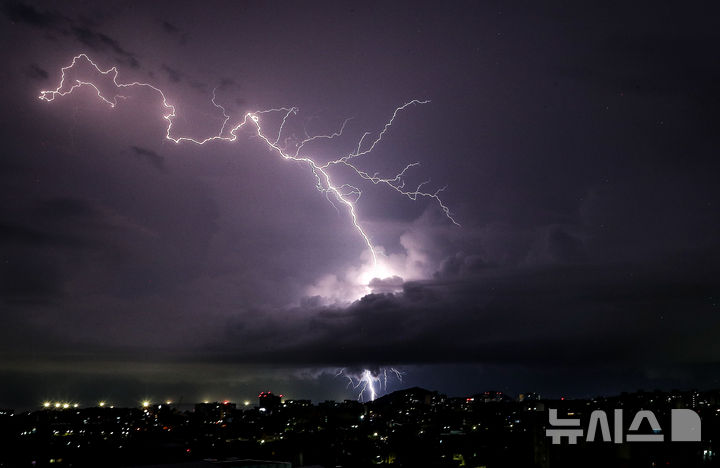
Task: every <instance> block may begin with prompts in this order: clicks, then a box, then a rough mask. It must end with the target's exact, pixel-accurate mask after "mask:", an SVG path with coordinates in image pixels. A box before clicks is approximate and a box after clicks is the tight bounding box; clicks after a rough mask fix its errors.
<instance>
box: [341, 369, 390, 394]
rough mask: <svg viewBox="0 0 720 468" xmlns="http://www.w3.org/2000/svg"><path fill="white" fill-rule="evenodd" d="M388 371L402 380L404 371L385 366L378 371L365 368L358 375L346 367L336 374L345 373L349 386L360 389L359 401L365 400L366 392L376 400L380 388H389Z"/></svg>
mask: <svg viewBox="0 0 720 468" xmlns="http://www.w3.org/2000/svg"><path fill="white" fill-rule="evenodd" d="M388 371H389V372H390V373H391V374H393V375H395V377H396V378H397V379H398V380H399V381H400V382H402V376H403V373H402V372H400V371H399V370H397V369H395V368H394V367H389V368H385V367H383V368H380V369H379V370H378V371H376V372H373V371H371V370H370V369H363V370H362V372H360V373H359V374H357V375H353V374H351V373H349V372H348V371H347V370H345V369H340V370H339V371H338V372H337V374H335V376H336V377H338V376H341V375H344V376H345V377H346V378H347V379H348V387H352V388H353V389H354V390H357V391H358V396H357V399H358V400H359V401H364V400H365V394H367V396H368V399H369V401H374V400H375V397H377V394H378V392H379V391H380V390H384V389H387V382H388Z"/></svg>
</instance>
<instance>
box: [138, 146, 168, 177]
mask: <svg viewBox="0 0 720 468" xmlns="http://www.w3.org/2000/svg"><path fill="white" fill-rule="evenodd" d="M130 148H131V149H132V150H133V154H134V155H135V156H136V157H138V158H140V159H142V160H144V161H146V162H147V163H149V164H150V165H151V166H152V167H154V168H155V169H157V170H158V171H161V172H165V171H166V170H167V169H166V168H165V158H164V157H162V156H160V155H159V154H157V153H156V152H155V151H153V150H149V149H147V148H141V147H139V146H134V145H133V146H131V147H130Z"/></svg>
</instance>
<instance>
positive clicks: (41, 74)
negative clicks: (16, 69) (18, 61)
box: [25, 63, 49, 80]
mask: <svg viewBox="0 0 720 468" xmlns="http://www.w3.org/2000/svg"><path fill="white" fill-rule="evenodd" d="M25 75H26V76H27V77H28V78H32V79H35V80H47V79H48V76H49V75H48V72H47V71H46V70H44V69H42V68H40V67H39V66H37V65H36V64H34V63H31V64H30V66H28V68H27V70H26V71H25Z"/></svg>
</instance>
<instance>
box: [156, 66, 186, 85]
mask: <svg viewBox="0 0 720 468" xmlns="http://www.w3.org/2000/svg"><path fill="white" fill-rule="evenodd" d="M161 69H162V71H164V72H165V73H166V74H167V77H168V78H169V79H170V81H172V82H174V83H178V82H180V81H181V80H182V78H183V74H182V72H180V71H179V70H176V69H174V68H172V67H170V66H168V65H166V64H164V63H163V64H162V67H161Z"/></svg>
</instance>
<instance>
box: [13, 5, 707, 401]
mask: <svg viewBox="0 0 720 468" xmlns="http://www.w3.org/2000/svg"><path fill="white" fill-rule="evenodd" d="M1 11H2V14H1V15H0V18H1V19H0V22H1V23H2V25H1V27H0V38H1V39H0V40H1V41H2V44H3V47H2V48H1V52H0V54H2V63H3V66H2V68H0V79H1V83H2V86H0V96H2V111H1V112H0V114H1V115H2V125H1V126H0V134H1V138H2V147H1V148H2V149H1V150H0V200H1V201H0V310H1V315H0V320H1V322H0V323H1V324H2V326H1V327H0V406H9V407H33V406H37V405H38V404H40V402H42V401H43V400H45V399H51V400H53V401H55V400H57V399H65V400H72V401H80V402H83V403H86V404H92V403H94V402H95V401H98V400H101V399H102V400H108V401H113V402H116V403H117V404H128V405H130V404H137V402H138V401H140V400H142V399H145V398H150V399H157V400H160V399H162V400H165V399H168V398H170V399H175V400H177V399H179V398H183V399H184V401H186V402H194V401H198V400H203V399H230V400H233V401H242V400H244V399H251V398H253V397H255V396H256V395H257V393H258V392H259V391H262V390H272V391H274V392H276V393H283V394H285V395H286V396H287V397H291V398H307V399H313V400H315V401H317V400H323V399H328V398H329V399H345V398H355V397H356V394H355V392H354V391H353V390H352V389H348V388H346V384H347V380H346V379H345V378H344V377H342V376H340V377H336V375H335V374H336V372H337V370H338V369H341V368H345V369H346V372H348V373H350V374H352V373H353V372H359V371H360V370H362V369H365V368H367V369H372V370H377V369H380V368H383V367H394V368H397V369H400V370H401V371H402V372H403V373H404V376H403V382H402V383H400V382H398V381H396V380H394V379H389V382H388V388H387V391H392V390H395V389H398V388H403V387H409V386H416V385H417V386H422V387H425V388H429V389H433V390H439V391H442V392H445V393H448V394H450V395H457V396H459V395H468V394H473V393H476V392H480V391H484V390H489V389H496V390H501V391H505V392H508V393H518V392H526V391H537V392H540V393H541V394H542V395H543V396H561V395H563V396H578V397H579V396H591V395H597V394H612V393H616V392H620V391H634V390H636V389H638V388H644V389H646V390H651V389H655V388H662V389H668V390H669V389H672V388H682V389H689V388H703V389H706V388H717V387H720V366H719V365H718V364H720V344H719V343H720V241H719V239H720V216H718V214H719V213H718V209H719V207H720V183H719V182H720V159H719V158H718V154H719V152H718V148H720V132H719V131H718V122H720V119H718V112H719V111H718V109H719V108H720V107H719V106H720V86H719V85H720V48H718V44H720V29H719V28H718V27H717V18H718V14H719V13H720V11H718V7H717V5H716V4H714V3H710V2H708V3H696V4H693V3H691V4H688V3H687V2H676V3H674V4H663V5H659V4H658V3H657V2H649V3H641V2H632V5H628V2H617V3H611V2H513V3H495V2H471V3H465V2H423V3H419V2H406V3H400V2H386V3H380V2H378V3H374V2H349V3H346V4H341V3H340V2H326V3H320V2H310V3H308V2H287V3H279V2H278V3H276V2H213V1H203V2H184V3H183V4H180V3H179V2H142V3H141V2H91V1H87V2H63V3H61V4H58V3H57V2H47V4H43V3H41V2H36V3H14V2H10V3H2V9H1ZM83 52H84V53H87V54H88V55H89V56H90V57H92V59H93V60H94V61H96V63H98V65H99V66H100V67H101V68H103V69H108V68H110V67H112V66H117V67H118V70H119V74H120V75H119V80H120V81H123V82H129V81H135V80H137V81H141V82H148V83H152V84H154V85H156V86H158V87H160V88H162V89H163V91H164V92H165V94H166V96H167V98H168V100H169V101H170V102H171V103H172V104H174V105H175V106H176V108H177V114H178V117H177V118H176V119H175V121H174V125H175V127H174V132H176V133H177V134H178V135H180V134H182V135H190V136H193V137H196V138H201V137H204V136H208V135H212V134H215V133H217V131H218V129H219V128H220V125H221V124H222V113H221V112H220V111H219V110H218V109H217V108H215V107H213V106H212V104H211V102H210V99H211V97H212V93H213V89H216V96H217V101H218V102H219V103H221V104H222V105H223V106H225V108H226V109H227V113H228V114H229V115H230V116H231V119H230V123H231V124H236V123H238V122H239V121H240V120H241V119H242V117H243V115H244V114H245V113H246V112H249V111H257V110H262V109H270V108H275V107H281V106H297V107H299V109H300V112H299V113H298V114H297V116H294V117H293V120H292V122H291V123H290V124H288V128H287V134H286V135H287V136H290V137H292V136H293V135H295V136H297V135H300V134H302V133H303V132H307V133H308V134H309V135H317V134H327V133H332V132H334V131H336V130H337V129H338V128H339V125H341V124H342V122H343V120H344V119H345V118H348V117H352V120H351V121H349V122H348V125H347V127H346V129H345V132H344V133H343V136H342V137H340V138H336V139H333V140H323V141H317V142H314V143H313V144H312V145H310V146H309V147H308V154H311V155H312V156H313V158H317V160H319V161H329V160H331V159H335V158H337V157H340V156H342V155H344V154H347V153H348V152H350V151H352V150H353V149H355V146H356V145H357V141H358V139H359V138H360V137H361V136H362V135H363V133H364V132H366V131H368V132H373V134H374V135H376V134H377V132H379V131H380V130H382V128H383V125H384V124H385V123H386V122H387V121H388V119H389V118H390V116H391V115H392V113H393V111H394V110H395V109H396V108H397V107H398V106H401V105H402V104H404V103H406V102H408V101H410V100H412V99H419V100H431V102H430V103H428V104H423V105H413V106H410V107H408V108H407V109H405V110H404V111H402V112H401V113H400V114H399V115H398V118H397V119H396V121H395V122H394V124H393V126H392V128H391V129H390V130H389V131H388V133H387V134H386V136H385V137H384V138H383V140H382V142H381V143H380V144H379V145H378V146H377V148H376V151H374V152H373V153H372V154H371V155H368V156H367V157H366V158H364V159H362V160H359V161H358V163H357V164H358V165H359V166H361V167H362V169H363V170H366V171H368V172H370V173H374V172H379V173H381V174H383V175H388V174H395V173H396V172H397V171H399V170H400V169H402V168H403V167H405V165H406V164H408V163H411V162H415V161H419V162H420V163H421V165H420V166H419V167H415V168H413V169H412V172H411V173H410V174H409V175H408V183H409V184H410V183H412V184H418V183H420V182H423V181H425V180H429V181H430V182H429V183H428V185H426V186H425V187H426V188H428V189H430V190H436V189H438V188H441V187H443V186H446V185H447V189H446V190H445V191H444V192H442V194H441V196H442V199H443V202H444V203H445V204H446V205H447V206H448V207H449V208H450V210H451V213H452V215H453V216H454V218H455V219H456V220H457V221H458V223H460V224H461V227H458V226H455V225H454V224H453V223H452V222H451V221H450V220H449V219H448V218H447V217H446V216H445V215H444V214H443V212H442V211H441V209H440V208H439V206H438V204H437V203H434V201H433V200H427V199H425V200H423V199H419V200H417V201H412V200H409V199H408V198H406V197H403V196H402V195H400V194H398V193H395V192H393V191H392V190H390V189H388V188H387V187H383V186H381V185H373V184H371V183H366V182H365V183H364V182H363V181H358V180H357V179H352V178H351V177H350V175H348V174H346V173H342V172H339V173H338V174H339V175H338V178H339V180H340V181H342V182H343V183H344V182H348V183H354V184H355V185H357V187H358V188H360V189H361V190H362V191H363V194H362V197H361V198H360V200H359V201H358V202H357V204H356V209H357V214H358V217H359V221H360V223H361V224H362V226H363V228H364V229H365V230H366V231H367V233H368V235H369V236H370V238H371V239H372V242H373V244H374V245H375V246H376V248H377V251H378V252H384V255H381V258H382V259H383V262H384V264H385V265H386V266H387V268H386V269H385V270H383V273H384V274H386V275H387V277H385V278H377V279H375V280H373V281H371V283H370V286H363V285H358V284H357V278H358V277H362V276H363V274H366V273H367V271H366V270H367V268H368V265H369V263H368V262H369V257H368V251H367V249H366V246H365V245H364V243H363V241H362V238H361V237H360V236H359V235H358V232H357V231H356V230H354V229H353V226H352V223H351V221H350V218H349V215H348V213H347V211H346V210H344V209H343V208H342V207H337V209H336V208H334V207H333V205H332V204H331V203H330V202H329V201H328V200H327V199H326V197H325V196H324V195H323V194H322V193H320V192H319V191H318V190H317V189H316V187H315V179H314V177H313V174H312V172H311V170H310V169H309V168H308V166H307V165H304V164H300V163H297V162H291V161H285V160H283V159H282V158H280V157H279V156H278V155H277V154H276V153H273V152H271V151H270V150H269V149H268V148H267V146H266V145H264V143H263V142H262V141H261V140H260V139H259V138H257V137H256V136H255V137H253V135H252V132H243V131H241V132H238V141H236V142H234V143H226V142H211V143H208V144H206V145H204V146H197V145H194V144H191V143H190V144H185V143H183V144H175V143H173V142H171V141H168V140H167V139H166V138H165V131H166V121H164V120H163V119H162V115H163V109H162V106H161V102H160V101H159V99H158V97H157V95H154V94H152V93H150V92H148V91H147V90H128V91H127V92H124V93H123V94H124V95H125V96H126V99H121V100H120V101H119V104H118V106H117V107H115V108H111V107H110V106H108V105H107V104H105V103H103V102H102V101H100V100H99V99H98V97H97V95H96V94H95V93H94V91H93V90H91V89H90V88H88V87H85V88H84V89H78V90H76V91H75V92H74V93H73V94H72V95H68V96H65V97H59V98H57V99H56V100H55V101H53V102H45V101H42V100H39V99H38V95H39V94H40V91H41V90H47V89H54V88H55V87H56V86H57V85H58V83H59V79H60V68H61V67H63V66H66V65H68V64H69V63H70V62H71V60H72V58H73V56H75V55H77V54H79V53H83ZM268 119H270V117H268ZM276 123H277V122H276ZM268 125H270V124H268ZM336 205H337V203H336ZM366 288H367V289H366ZM358 291H360V293H358ZM364 294H366V295H364Z"/></svg>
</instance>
